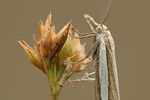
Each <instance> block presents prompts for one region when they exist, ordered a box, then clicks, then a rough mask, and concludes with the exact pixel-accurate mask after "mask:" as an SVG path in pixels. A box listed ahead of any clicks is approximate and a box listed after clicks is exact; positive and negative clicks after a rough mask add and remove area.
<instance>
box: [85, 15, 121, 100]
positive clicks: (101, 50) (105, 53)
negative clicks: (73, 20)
mask: <svg viewBox="0 0 150 100" xmlns="http://www.w3.org/2000/svg"><path fill="white" fill-rule="evenodd" d="M84 17H85V18H86V19H87V22H88V23H89V25H90V27H91V29H92V31H93V33H94V34H95V37H96V38H95V41H96V42H97V43H96V45H95V46H96V48H95V51H94V54H93V60H94V59H96V64H95V67H96V100H120V95H119V85H118V75H117V67H116V59H115V45H114V41H113V38H112V36H111V33H110V32H109V30H107V27H106V26H105V25H103V24H97V23H96V22H95V21H94V19H93V18H92V17H90V16H89V15H87V14H86V15H84Z"/></svg>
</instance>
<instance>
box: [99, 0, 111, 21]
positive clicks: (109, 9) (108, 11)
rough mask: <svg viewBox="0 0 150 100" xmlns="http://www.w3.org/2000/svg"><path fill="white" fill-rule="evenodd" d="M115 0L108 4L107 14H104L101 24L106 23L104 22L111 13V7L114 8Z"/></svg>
mask: <svg viewBox="0 0 150 100" xmlns="http://www.w3.org/2000/svg"><path fill="white" fill-rule="evenodd" d="M113 1H114V0H110V2H109V5H108V6H109V7H108V8H107V10H106V15H105V16H104V19H103V20H102V22H101V24H104V22H105V21H106V19H107V18H108V16H109V14H110V12H111V8H112V5H113Z"/></svg>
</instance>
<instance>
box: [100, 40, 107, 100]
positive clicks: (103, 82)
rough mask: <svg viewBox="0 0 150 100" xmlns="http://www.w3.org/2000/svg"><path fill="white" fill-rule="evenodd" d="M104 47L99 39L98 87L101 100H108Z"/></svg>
mask: <svg viewBox="0 0 150 100" xmlns="http://www.w3.org/2000/svg"><path fill="white" fill-rule="evenodd" d="M106 54H107V52H106V46H105V41H104V40H103V38H102V39H101V43H100V48H99V62H100V64H99V78H100V87H101V90H100V92H101V99H102V100H109V99H108V95H109V93H108V92H109V90H108V84H109V81H108V68H107V57H106Z"/></svg>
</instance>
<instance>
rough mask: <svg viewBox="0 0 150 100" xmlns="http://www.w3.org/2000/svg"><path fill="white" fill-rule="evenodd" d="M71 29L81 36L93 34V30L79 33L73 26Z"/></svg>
mask: <svg viewBox="0 0 150 100" xmlns="http://www.w3.org/2000/svg"><path fill="white" fill-rule="evenodd" d="M71 29H72V30H73V31H74V32H76V33H77V34H79V35H81V36H85V35H92V34H94V33H93V32H92V33H82V34H81V33H79V32H78V30H77V29H75V28H73V27H72V28H71Z"/></svg>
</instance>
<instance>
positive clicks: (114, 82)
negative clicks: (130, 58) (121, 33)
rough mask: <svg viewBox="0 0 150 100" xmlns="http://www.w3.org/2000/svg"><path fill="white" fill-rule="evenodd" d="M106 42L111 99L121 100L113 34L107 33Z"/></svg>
mask: <svg viewBox="0 0 150 100" xmlns="http://www.w3.org/2000/svg"><path fill="white" fill-rule="evenodd" d="M104 35H105V36H104V41H105V45H106V57H107V67H108V81H109V87H108V88H109V99H108V100H120V94H119V83H118V75H117V67H116V58H115V45H114V41H113V38H112V36H111V33H110V32H109V31H105V33H104Z"/></svg>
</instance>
